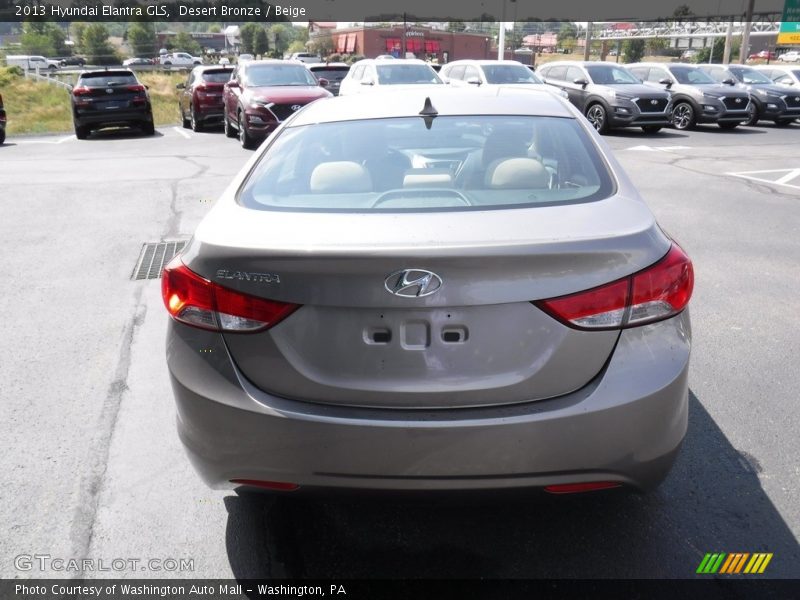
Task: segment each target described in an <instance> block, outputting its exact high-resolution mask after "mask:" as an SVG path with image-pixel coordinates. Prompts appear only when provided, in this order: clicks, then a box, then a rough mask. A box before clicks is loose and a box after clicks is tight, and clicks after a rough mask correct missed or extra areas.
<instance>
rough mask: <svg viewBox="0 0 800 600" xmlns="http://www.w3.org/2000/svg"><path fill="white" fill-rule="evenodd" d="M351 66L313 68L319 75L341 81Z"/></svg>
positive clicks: (315, 73)
mask: <svg viewBox="0 0 800 600" xmlns="http://www.w3.org/2000/svg"><path fill="white" fill-rule="evenodd" d="M349 70H350V67H326V68H324V69H312V72H313V73H314V75H316V76H317V77H322V78H324V79H327V80H329V81H341V80H342V79H344V78H345V76H347V72H348V71H349Z"/></svg>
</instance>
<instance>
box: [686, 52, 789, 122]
mask: <svg viewBox="0 0 800 600" xmlns="http://www.w3.org/2000/svg"><path fill="white" fill-rule="evenodd" d="M698 67H699V69H700V70H701V71H703V72H704V73H707V74H708V75H710V76H711V78H712V79H713V80H714V81H716V82H718V83H724V84H727V85H732V86H736V87H738V88H739V89H742V90H745V91H747V92H748V93H749V94H750V113H749V118H748V119H747V121H746V122H745V125H755V124H756V123H758V121H759V120H760V119H766V120H768V121H773V122H774V123H775V124H776V125H778V126H786V125H788V124H789V123H791V122H792V121H794V120H795V119H796V118H797V117H800V100H795V97H796V96H797V94H791V93H789V90H787V89H786V87H785V86H781V85H778V84H777V83H775V82H774V81H772V80H771V79H770V78H769V77H767V76H766V75H764V73H761V72H760V71H756V70H755V69H754V68H752V67H746V66H744V65H698Z"/></svg>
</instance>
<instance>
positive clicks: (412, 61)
mask: <svg viewBox="0 0 800 600" xmlns="http://www.w3.org/2000/svg"><path fill="white" fill-rule="evenodd" d="M371 64H378V65H381V66H384V65H391V66H396V65H427V64H428V63H426V62H425V61H424V60H420V59H419V58H395V59H394V60H387V59H385V58H364V59H362V60H359V61H358V62H355V63H353V66H354V67H355V66H356V65H371Z"/></svg>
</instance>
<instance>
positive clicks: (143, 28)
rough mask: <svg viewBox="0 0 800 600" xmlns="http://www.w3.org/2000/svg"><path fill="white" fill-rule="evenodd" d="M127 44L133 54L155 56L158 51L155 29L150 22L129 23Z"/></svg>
mask: <svg viewBox="0 0 800 600" xmlns="http://www.w3.org/2000/svg"><path fill="white" fill-rule="evenodd" d="M128 44H130V47H131V50H133V55H134V56H155V55H156V54H157V53H158V48H157V47H156V46H157V41H156V30H155V27H154V26H153V24H152V23H131V26H130V27H128Z"/></svg>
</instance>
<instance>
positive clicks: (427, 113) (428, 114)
mask: <svg viewBox="0 0 800 600" xmlns="http://www.w3.org/2000/svg"><path fill="white" fill-rule="evenodd" d="M419 116H421V117H422V118H423V119H424V120H425V127H426V128H427V129H430V128H431V125H433V120H434V119H435V118H436V117H438V116H439V111H437V110H436V108H434V106H433V103H432V102H431V99H430V96H429V97H426V98H425V106H423V107H422V110H421V111H419Z"/></svg>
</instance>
